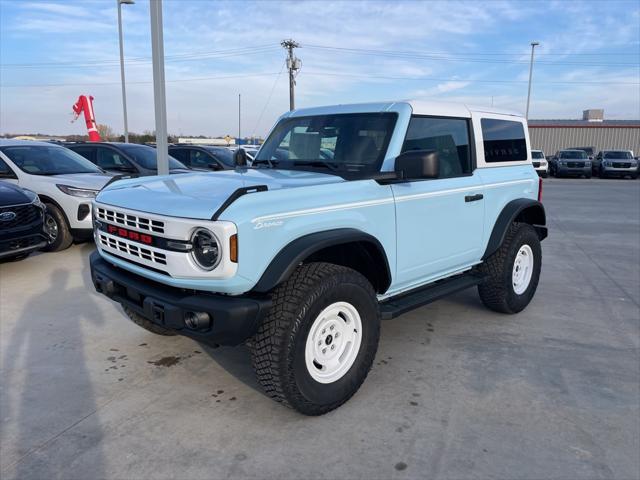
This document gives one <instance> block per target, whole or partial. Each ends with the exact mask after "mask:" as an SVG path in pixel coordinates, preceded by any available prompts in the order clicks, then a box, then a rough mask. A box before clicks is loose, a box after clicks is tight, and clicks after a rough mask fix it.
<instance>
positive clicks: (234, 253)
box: [229, 235, 238, 263]
mask: <svg viewBox="0 0 640 480" xmlns="http://www.w3.org/2000/svg"><path fill="white" fill-rule="evenodd" d="M229 258H230V259H231V261H232V262H233V263H238V235H231V237H230V238H229Z"/></svg>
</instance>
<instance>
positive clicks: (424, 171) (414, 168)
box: [395, 150, 440, 180]
mask: <svg viewBox="0 0 640 480" xmlns="http://www.w3.org/2000/svg"><path fill="white" fill-rule="evenodd" d="M395 171H396V172H397V173H399V174H400V175H401V176H402V178H404V179H406V180H415V179H419V178H438V176H439V175H440V161H439V159H438V152H436V151H435V150H410V151H408V152H404V153H402V154H400V155H398V156H397V157H396V165H395Z"/></svg>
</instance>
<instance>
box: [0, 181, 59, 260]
mask: <svg viewBox="0 0 640 480" xmlns="http://www.w3.org/2000/svg"><path fill="white" fill-rule="evenodd" d="M44 212H45V207H44V205H43V204H42V203H41V202H40V199H39V198H38V195H36V194H35V193H33V192H32V191H30V190H24V189H22V188H20V187H18V186H16V185H13V184H11V183H9V182H3V181H0V259H2V260H5V259H7V258H13V259H18V258H23V257H26V256H28V255H29V254H30V253H31V252H33V251H34V250H39V249H41V248H43V247H46V246H47V245H48V243H49V237H48V236H47V235H46V234H45V231H44Z"/></svg>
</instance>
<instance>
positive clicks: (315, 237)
mask: <svg viewBox="0 0 640 480" xmlns="http://www.w3.org/2000/svg"><path fill="white" fill-rule="evenodd" d="M357 242H361V243H369V244H372V245H373V246H374V247H375V248H376V249H377V250H378V253H379V254H380V255H381V256H382V258H383V259H384V268H386V272H384V273H385V275H386V278H387V279H388V283H387V285H386V288H388V287H389V284H390V283H391V269H390V267H389V260H388V259H387V255H386V252H385V250H384V247H383V246H382V244H381V243H380V241H378V239H377V238H375V237H374V236H373V235H370V234H368V233H365V232H363V231H361V230H358V229H355V228H338V229H335V230H326V231H322V232H316V233H310V234H308V235H304V236H302V237H299V238H297V239H295V240H293V241H292V242H290V243H289V244H287V245H286V246H285V247H283V248H282V250H280V251H279V252H278V254H277V255H276V256H275V257H274V258H273V260H272V261H271V263H270V264H269V266H268V267H267V269H266V270H265V271H264V273H263V274H262V276H261V277H260V280H258V283H256V285H255V286H254V287H253V289H252V291H254V292H261V293H262V292H268V291H269V290H271V289H273V288H274V287H275V286H276V285H278V284H280V283H282V282H284V281H285V280H286V279H287V278H289V276H290V275H291V273H293V271H294V270H295V269H296V267H297V266H298V265H300V264H301V263H302V262H303V261H304V260H305V259H306V258H308V257H309V256H310V255H312V254H314V253H316V252H318V251H320V250H322V249H324V248H327V247H334V246H337V245H342V244H348V243H357ZM386 288H385V290H386Z"/></svg>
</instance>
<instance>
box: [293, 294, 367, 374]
mask: <svg viewBox="0 0 640 480" xmlns="http://www.w3.org/2000/svg"><path fill="white" fill-rule="evenodd" d="M361 342H362V320H361V319H360V314H359V313H358V310H356V308H355V307H354V306H353V305H351V304H350V303H347V302H336V303H332V304H331V305H329V306H328V307H327V308H325V309H324V310H322V312H320V314H319V315H318V316H317V317H316V319H315V320H314V322H313V325H311V329H310V330H309V335H308V336H307V342H306V346H305V355H304V356H305V364H306V367H307V371H308V372H309V375H311V378H313V379H314V380H315V381H317V382H319V383H325V384H326V383H333V382H335V381H337V380H339V379H340V378H342V377H343V376H344V375H345V374H346V373H347V372H348V371H349V369H350V368H351V366H352V365H353V363H354V362H355V360H356V358H357V356H358V352H359V351H360V344H361Z"/></svg>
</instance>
